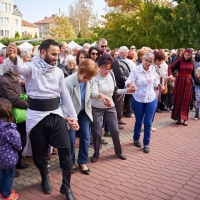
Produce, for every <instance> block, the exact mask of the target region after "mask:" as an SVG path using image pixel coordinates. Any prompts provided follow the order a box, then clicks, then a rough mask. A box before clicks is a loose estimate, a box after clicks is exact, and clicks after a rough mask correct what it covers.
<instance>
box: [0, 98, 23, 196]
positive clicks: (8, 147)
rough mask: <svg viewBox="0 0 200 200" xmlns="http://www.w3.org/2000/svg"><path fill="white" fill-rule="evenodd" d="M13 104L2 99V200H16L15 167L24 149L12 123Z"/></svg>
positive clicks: (0, 186)
mask: <svg viewBox="0 0 200 200" xmlns="http://www.w3.org/2000/svg"><path fill="white" fill-rule="evenodd" d="M12 121H13V114H12V104H11V103H10V102H9V101H8V100H6V99H3V98H0V198H1V199H2V200H16V199H17V198H18V194H16V193H15V191H13V190H12V185H13V180H14V176H15V165H16V164H17V161H18V153H17V151H19V150H20V149H21V148H22V143H21V139H20V134H19V133H18V131H17V130H16V125H15V124H14V123H12Z"/></svg>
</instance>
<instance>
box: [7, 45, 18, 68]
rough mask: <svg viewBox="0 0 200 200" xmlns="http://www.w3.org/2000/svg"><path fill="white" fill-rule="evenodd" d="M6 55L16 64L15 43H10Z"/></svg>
mask: <svg viewBox="0 0 200 200" xmlns="http://www.w3.org/2000/svg"><path fill="white" fill-rule="evenodd" d="M6 54H7V55H8V57H9V58H10V60H11V61H12V62H13V63H14V64H16V62H17V46H16V44H15V43H10V44H9V45H8V47H7V49H6Z"/></svg>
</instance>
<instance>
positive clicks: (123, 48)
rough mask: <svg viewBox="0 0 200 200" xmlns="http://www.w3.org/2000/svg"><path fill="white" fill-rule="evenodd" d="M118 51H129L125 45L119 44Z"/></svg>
mask: <svg viewBox="0 0 200 200" xmlns="http://www.w3.org/2000/svg"><path fill="white" fill-rule="evenodd" d="M118 51H119V53H122V52H125V51H129V49H128V47H126V46H121V47H120V48H119V50H118Z"/></svg>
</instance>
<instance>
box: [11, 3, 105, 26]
mask: <svg viewBox="0 0 200 200" xmlns="http://www.w3.org/2000/svg"><path fill="white" fill-rule="evenodd" d="M13 3H14V5H16V6H17V7H18V8H19V10H20V11H21V13H22V15H23V16H22V19H23V20H25V21H28V22H31V23H34V22H37V21H40V20H43V19H44V18H45V17H51V16H52V14H56V13H57V14H58V12H59V8H60V10H61V12H62V13H66V15H68V10H69V6H70V5H73V3H74V0H37V1H36V0H13ZM93 4H94V11H93V12H94V13H96V12H97V13H98V15H99V16H100V15H104V14H105V13H106V11H105V10H104V8H105V7H106V3H105V1H104V0H93Z"/></svg>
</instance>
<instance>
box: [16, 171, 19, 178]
mask: <svg viewBox="0 0 200 200" xmlns="http://www.w3.org/2000/svg"><path fill="white" fill-rule="evenodd" d="M18 177H20V173H19V172H18V171H16V170H15V178H18Z"/></svg>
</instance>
